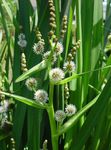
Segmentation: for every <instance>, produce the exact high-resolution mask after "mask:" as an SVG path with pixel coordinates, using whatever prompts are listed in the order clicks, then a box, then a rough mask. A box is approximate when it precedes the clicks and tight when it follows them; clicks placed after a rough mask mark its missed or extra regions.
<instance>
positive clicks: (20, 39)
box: [18, 33, 27, 49]
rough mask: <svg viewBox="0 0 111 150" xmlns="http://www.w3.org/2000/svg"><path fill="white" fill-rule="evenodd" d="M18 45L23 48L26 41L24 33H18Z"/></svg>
mask: <svg viewBox="0 0 111 150" xmlns="http://www.w3.org/2000/svg"><path fill="white" fill-rule="evenodd" d="M18 45H19V46H20V47H21V48H22V49H23V48H25V47H26V46H27V41H26V37H25V34H23V33H20V34H19V35H18Z"/></svg>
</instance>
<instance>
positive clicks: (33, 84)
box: [25, 78, 49, 103]
mask: <svg viewBox="0 0 111 150" xmlns="http://www.w3.org/2000/svg"><path fill="white" fill-rule="evenodd" d="M38 84H39V83H38V81H37V80H36V79H35V78H29V79H27V80H26V82H25V85H26V87H27V89H28V90H30V91H34V92H35V93H34V99H35V100H36V102H39V103H46V102H47V101H48V99H49V98H48V93H47V92H46V91H45V90H43V89H38Z"/></svg>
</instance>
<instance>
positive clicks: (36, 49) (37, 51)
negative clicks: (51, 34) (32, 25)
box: [33, 41, 44, 55]
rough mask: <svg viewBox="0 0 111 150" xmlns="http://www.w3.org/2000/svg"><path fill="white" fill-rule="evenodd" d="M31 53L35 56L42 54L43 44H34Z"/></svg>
mask: <svg viewBox="0 0 111 150" xmlns="http://www.w3.org/2000/svg"><path fill="white" fill-rule="evenodd" d="M33 51H34V52H35V54H37V55H38V54H42V53H43V52H44V44H43V42H41V41H39V42H38V43H35V44H34V46H33Z"/></svg>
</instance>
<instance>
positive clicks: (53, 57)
mask: <svg viewBox="0 0 111 150" xmlns="http://www.w3.org/2000/svg"><path fill="white" fill-rule="evenodd" d="M50 55H51V51H47V52H45V53H44V55H43V59H45V60H47V59H49V58H50ZM56 60H57V57H56V55H55V54H53V56H52V58H51V61H52V64H54V63H55V62H56Z"/></svg>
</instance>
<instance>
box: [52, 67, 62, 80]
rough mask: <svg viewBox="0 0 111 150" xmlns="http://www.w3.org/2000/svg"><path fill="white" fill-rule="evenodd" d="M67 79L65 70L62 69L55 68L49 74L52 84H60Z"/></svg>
mask: <svg viewBox="0 0 111 150" xmlns="http://www.w3.org/2000/svg"><path fill="white" fill-rule="evenodd" d="M64 77H65V74H64V72H63V70H61V69H60V68H54V69H52V70H50V72H49V78H50V80H51V81H52V82H58V81H60V80H62V79H63V78H64Z"/></svg>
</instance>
